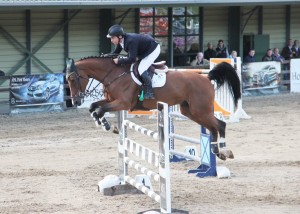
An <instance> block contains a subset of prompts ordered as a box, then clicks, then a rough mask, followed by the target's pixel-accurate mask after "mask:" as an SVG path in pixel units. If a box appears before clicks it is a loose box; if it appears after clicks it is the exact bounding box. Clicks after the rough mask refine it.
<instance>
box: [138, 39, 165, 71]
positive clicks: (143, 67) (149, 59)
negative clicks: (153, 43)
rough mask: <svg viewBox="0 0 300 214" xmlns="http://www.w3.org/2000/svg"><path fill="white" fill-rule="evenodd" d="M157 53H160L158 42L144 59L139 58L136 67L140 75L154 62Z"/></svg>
mask: <svg viewBox="0 0 300 214" xmlns="http://www.w3.org/2000/svg"><path fill="white" fill-rule="evenodd" d="M159 54H160V45H159V44H158V45H157V47H156V48H155V49H154V51H153V52H152V53H151V54H149V55H148V56H146V57H145V58H144V59H142V60H141V62H140V64H139V68H138V71H139V73H140V75H142V74H143V73H144V71H146V70H148V68H149V67H150V66H151V65H152V63H154V61H155V60H156V59H157V57H158V56H159Z"/></svg>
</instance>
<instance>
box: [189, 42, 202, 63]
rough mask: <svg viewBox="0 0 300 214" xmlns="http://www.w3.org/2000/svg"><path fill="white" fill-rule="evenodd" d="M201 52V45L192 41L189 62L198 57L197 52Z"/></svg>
mask: <svg viewBox="0 0 300 214" xmlns="http://www.w3.org/2000/svg"><path fill="white" fill-rule="evenodd" d="M198 52H199V45H198V44H197V43H192V44H191V47H190V49H189V50H188V51H187V54H188V62H187V63H188V64H189V63H191V62H192V61H193V59H195V58H196V56H197V53H198Z"/></svg>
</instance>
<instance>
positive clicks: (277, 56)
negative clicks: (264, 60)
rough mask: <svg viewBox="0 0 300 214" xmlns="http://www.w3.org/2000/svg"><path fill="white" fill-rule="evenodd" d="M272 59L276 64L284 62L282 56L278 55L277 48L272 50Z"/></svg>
mask: <svg viewBox="0 0 300 214" xmlns="http://www.w3.org/2000/svg"><path fill="white" fill-rule="evenodd" d="M273 58H274V60H275V61H277V62H281V63H283V62H284V58H283V56H281V55H280V54H279V49H278V48H274V50H273Z"/></svg>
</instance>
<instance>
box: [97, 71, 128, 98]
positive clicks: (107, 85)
mask: <svg viewBox="0 0 300 214" xmlns="http://www.w3.org/2000/svg"><path fill="white" fill-rule="evenodd" d="M124 69H125V71H124V72H123V73H121V74H119V75H118V76H117V77H115V78H114V79H113V80H111V81H108V83H106V84H104V80H105V79H106V78H107V77H109V75H110V74H111V72H108V73H107V74H106V75H105V77H104V78H103V79H102V80H101V81H100V82H101V83H102V84H103V85H104V87H105V91H106V92H108V87H109V86H110V85H111V84H112V83H113V82H115V81H116V80H118V79H120V78H121V77H122V76H124V75H125V74H127V73H128V72H127V71H126V68H124Z"/></svg>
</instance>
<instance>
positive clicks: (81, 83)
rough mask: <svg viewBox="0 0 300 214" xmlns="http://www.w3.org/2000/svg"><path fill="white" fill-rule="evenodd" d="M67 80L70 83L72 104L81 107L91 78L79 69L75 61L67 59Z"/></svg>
mask: <svg viewBox="0 0 300 214" xmlns="http://www.w3.org/2000/svg"><path fill="white" fill-rule="evenodd" d="M66 80H67V81H68V84H69V87H70V91H71V98H72V104H73V105H78V106H80V105H81V104H82V103H83V102H84V96H85V88H86V86H87V84H88V82H89V78H88V76H87V75H86V74H84V72H83V71H80V70H78V69H77V67H76V65H75V62H74V60H73V59H70V58H68V59H66Z"/></svg>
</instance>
